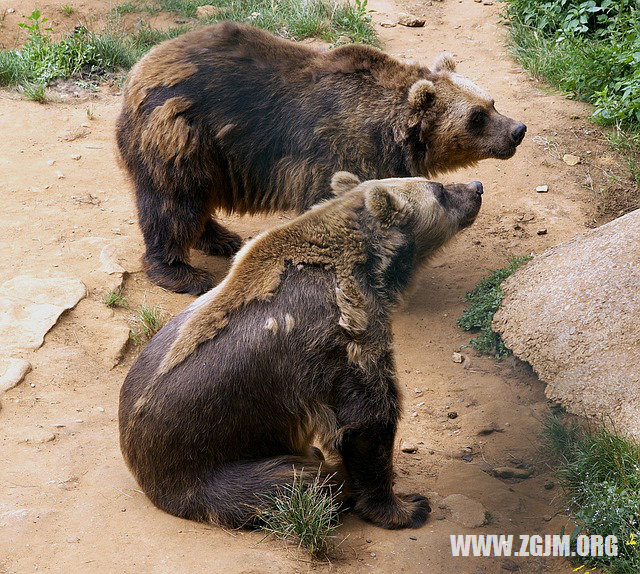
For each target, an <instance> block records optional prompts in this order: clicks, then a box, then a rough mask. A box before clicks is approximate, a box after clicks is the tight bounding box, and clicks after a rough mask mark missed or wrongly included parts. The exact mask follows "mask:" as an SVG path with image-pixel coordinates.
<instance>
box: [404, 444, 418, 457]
mask: <svg viewBox="0 0 640 574" xmlns="http://www.w3.org/2000/svg"><path fill="white" fill-rule="evenodd" d="M400 450H401V451H402V452H408V453H411V454H413V453H414V452H418V446H417V445H415V444H413V443H411V442H407V441H404V442H402V444H400Z"/></svg>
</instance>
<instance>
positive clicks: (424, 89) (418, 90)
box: [408, 80, 436, 110]
mask: <svg viewBox="0 0 640 574" xmlns="http://www.w3.org/2000/svg"><path fill="white" fill-rule="evenodd" d="M435 96H436V87H435V86H434V85H433V82H431V81H430V80H418V81H417V82H415V83H414V84H413V86H411V88H410V89H409V97H408V99H409V104H410V105H411V107H412V108H415V109H417V110H419V109H421V108H425V107H426V106H428V105H429V104H431V102H433V99H434V98H435Z"/></svg>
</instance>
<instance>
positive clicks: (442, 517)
mask: <svg viewBox="0 0 640 574" xmlns="http://www.w3.org/2000/svg"><path fill="white" fill-rule="evenodd" d="M436 520H444V516H436Z"/></svg>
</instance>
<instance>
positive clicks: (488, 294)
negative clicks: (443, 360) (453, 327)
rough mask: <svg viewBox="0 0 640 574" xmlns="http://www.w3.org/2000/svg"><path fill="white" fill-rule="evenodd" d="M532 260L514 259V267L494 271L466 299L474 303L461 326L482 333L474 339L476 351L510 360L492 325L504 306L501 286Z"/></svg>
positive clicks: (461, 318) (525, 258)
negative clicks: (501, 305)
mask: <svg viewBox="0 0 640 574" xmlns="http://www.w3.org/2000/svg"><path fill="white" fill-rule="evenodd" d="M530 260H531V257H530V256H528V255H527V256H524V257H513V258H512V259H511V263H510V264H509V265H508V266H507V267H503V268H502V269H496V270H495V271H492V272H491V274H490V275H489V276H488V277H485V278H484V279H483V280H482V281H480V283H478V284H477V285H476V286H475V288H474V289H473V290H472V291H469V292H468V293H467V294H466V295H465V299H466V300H467V301H468V302H469V303H470V306H469V308H468V309H467V310H466V311H465V312H464V313H463V315H462V317H460V319H458V325H459V326H460V327H462V329H464V330H465V331H479V332H480V333H479V335H478V336H477V337H474V338H473V339H471V346H472V347H473V348H474V349H477V350H478V351H480V352H482V353H486V354H492V355H494V356H495V357H496V358H497V359H501V358H503V357H506V356H508V355H509V354H510V353H511V351H510V350H509V349H507V347H505V344H504V342H503V340H502V338H501V337H500V335H498V333H495V332H494V331H493V330H492V329H491V321H492V320H493V316H494V315H495V313H496V311H497V310H498V307H500V303H502V297H503V293H502V289H501V288H500V284H501V283H502V282H503V281H504V280H505V279H506V278H507V277H509V275H511V274H512V273H514V272H515V271H516V270H517V269H518V268H520V267H522V265H524V264H525V263H526V262H527V261H530Z"/></svg>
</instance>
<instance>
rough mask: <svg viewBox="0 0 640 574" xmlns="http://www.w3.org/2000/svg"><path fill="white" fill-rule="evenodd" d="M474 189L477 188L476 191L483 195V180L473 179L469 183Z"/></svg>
mask: <svg viewBox="0 0 640 574" xmlns="http://www.w3.org/2000/svg"><path fill="white" fill-rule="evenodd" d="M469 185H470V186H471V187H472V188H473V189H475V191H476V193H477V194H478V195H482V192H483V191H484V189H483V188H482V182H480V181H472V182H471V183H470V184H469Z"/></svg>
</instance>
